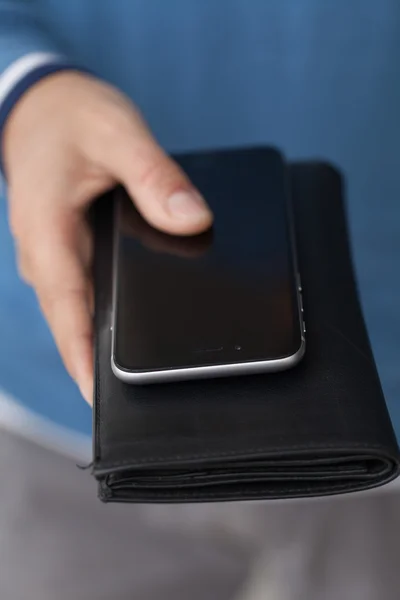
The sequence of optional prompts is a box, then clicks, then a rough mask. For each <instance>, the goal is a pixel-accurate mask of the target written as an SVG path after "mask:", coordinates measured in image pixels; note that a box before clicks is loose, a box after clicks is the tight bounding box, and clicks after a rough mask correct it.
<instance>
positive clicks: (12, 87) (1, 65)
mask: <svg viewBox="0 0 400 600" xmlns="http://www.w3.org/2000/svg"><path fill="white" fill-rule="evenodd" d="M79 68H80V67H79V66H78V65H76V64H74V63H73V62H72V61H71V60H70V59H69V57H68V56H67V55H66V53H65V52H64V50H63V48H62V47H61V45H60V44H59V43H58V41H57V40H55V39H53V37H52V35H51V32H49V31H47V30H46V28H45V27H44V26H43V24H42V23H40V20H39V19H38V15H37V6H36V2H35V0H0V149H1V147H2V144H1V138H2V134H3V131H4V126H5V124H6V121H7V118H8V116H9V115H10V113H11V111H12V109H13V107H14V106H15V104H16V103H17V102H18V100H19V99H20V98H21V96H22V95H23V94H24V93H25V92H26V91H27V90H28V89H29V88H30V87H31V86H32V85H34V84H35V83H36V82H37V81H39V80H40V79H42V78H43V77H46V76H48V75H50V74H52V73H55V72H57V71H60V70H65V69H79ZM0 170H2V171H3V173H4V169H3V163H2V156H1V151H0Z"/></svg>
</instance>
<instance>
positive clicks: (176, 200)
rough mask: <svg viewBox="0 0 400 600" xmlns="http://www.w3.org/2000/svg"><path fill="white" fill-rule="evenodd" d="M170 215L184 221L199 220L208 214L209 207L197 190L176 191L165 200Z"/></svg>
mask: <svg viewBox="0 0 400 600" xmlns="http://www.w3.org/2000/svg"><path fill="white" fill-rule="evenodd" d="M167 206H168V209H169V211H170V213H171V215H172V216H173V217H175V218H177V219H181V220H185V221H194V222H197V221H200V220H202V219H204V218H205V217H206V218H208V217H209V216H210V214H211V213H210V209H209V208H208V206H207V204H206V202H205V201H204V200H203V198H202V197H201V196H200V194H198V193H197V192H176V193H175V194H173V195H172V196H171V197H170V198H169V199H168V201H167Z"/></svg>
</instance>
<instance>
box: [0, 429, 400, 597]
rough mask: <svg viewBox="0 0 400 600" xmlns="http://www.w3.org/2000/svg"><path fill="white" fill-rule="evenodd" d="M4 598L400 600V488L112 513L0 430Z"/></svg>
mask: <svg viewBox="0 0 400 600" xmlns="http://www.w3.org/2000/svg"><path fill="white" fill-rule="evenodd" d="M0 473H1V475H2V485H1V492H0V598H1V600H28V599H29V600H70V599H71V598H73V599H74V600H128V599H129V600H132V599H133V600H136V599H137V600H158V599H162V600H170V599H171V600H214V599H215V600H225V599H227V600H228V599H229V600H270V599H271V600H303V599H304V600H322V599H323V600H337V599H338V598H340V600H392V599H393V600H397V598H398V597H399V595H400V585H399V584H400V573H399V570H398V568H397V562H398V556H399V550H400V502H399V500H400V499H399V493H400V492H399V490H398V489H397V488H393V491H391V492H380V493H374V494H370V495H364V496H361V495H358V496H353V497H352V498H339V499H332V500H317V501H306V502H305V501H300V502H291V503H287V504H280V503H270V504H264V503H256V504H252V503H250V504H225V505H218V504H214V505H185V506H132V505H131V506H116V505H115V506H114V505H102V504H101V503H100V502H99V501H98V500H97V499H96V489H95V484H94V482H93V481H92V479H91V477H90V475H89V473H88V472H87V471H86V472H85V471H79V470H78V469H76V467H75V465H74V464H73V462H72V461H71V460H70V459H66V458H64V457H61V456H59V455H57V454H55V453H53V452H50V451H48V450H44V449H42V448H40V447H38V446H36V445H34V444H32V443H30V442H28V441H25V440H22V439H20V438H18V437H14V436H12V435H11V434H9V433H4V432H0Z"/></svg>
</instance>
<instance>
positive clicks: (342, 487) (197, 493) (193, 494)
mask: <svg viewBox="0 0 400 600" xmlns="http://www.w3.org/2000/svg"><path fill="white" fill-rule="evenodd" d="M392 479H394V477H393V475H392V476H391V477H390V478H387V479H383V480H378V481H376V480H375V481H373V482H371V484H368V485H367V486H362V487H358V488H355V487H354V485H353V484H352V483H351V482H350V483H346V484H343V485H329V486H322V487H320V486H318V485H316V486H314V487H291V488H285V492H303V493H304V492H312V493H315V494H317V493H320V492H334V491H339V490H343V491H345V490H351V491H352V492H353V491H357V490H358V491H361V490H367V489H370V488H371V487H375V486H376V485H377V484H382V485H383V484H384V483H389V482H390V481H391V480H392ZM107 487H108V489H110V490H111V491H112V486H107ZM267 491H268V493H271V492H272V493H280V494H281V493H282V488H279V487H275V488H268V490H267ZM138 496H139V497H140V494H139V495H138ZM238 496H239V497H242V496H256V497H259V498H260V499H267V498H268V497H269V496H266V495H263V492H260V491H258V490H250V489H244V490H238V491H230V492H229V496H227V494H226V492H220V493H218V492H204V493H202V491H201V490H199V489H197V490H194V491H192V492H180V491H176V492H170V493H168V494H165V495H164V496H163V495H162V494H160V493H159V492H157V497H163V498H165V499H167V498H175V497H177V498H203V497H204V498H227V497H229V498H231V497H238ZM116 497H117V498H118V494H116ZM119 497H120V498H121V496H119ZM143 497H146V498H151V496H150V497H149V496H148V495H146V494H144V495H143Z"/></svg>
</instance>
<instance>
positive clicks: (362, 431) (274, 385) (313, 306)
mask: <svg viewBox="0 0 400 600" xmlns="http://www.w3.org/2000/svg"><path fill="white" fill-rule="evenodd" d="M290 168H291V180H292V191H293V204H294V212H295V229H296V237H297V247H298V256H299V266H300V273H301V277H302V286H303V302H304V311H305V322H306V327H307V333H306V337H307V349H306V356H305V358H304V359H303V361H302V362H301V363H300V364H299V365H298V366H297V367H295V368H293V369H291V370H289V371H285V372H281V373H276V374H268V375H257V376H250V377H239V378H229V379H220V380H208V381H204V380H203V381H192V382H184V383H174V384H171V383H170V384H165V385H156V386H129V385H126V384H124V383H122V382H121V381H119V380H118V379H116V378H115V377H114V375H113V374H112V371H111V364H110V353H111V351H110V343H111V332H110V317H111V287H112V286H111V281H112V264H111V247H112V227H111V225H112V202H113V194H112V193H110V194H108V195H106V196H104V197H103V198H102V199H100V200H99V201H98V203H97V205H96V206H95V209H94V227H95V264H94V281H95V298H96V310H95V336H96V342H95V398H94V411H93V412H94V459H93V475H94V476H95V477H96V479H97V480H98V482H99V497H100V499H101V500H103V501H105V502H110V501H112V502H198V501H224V500H251V499H268V498H271V499H272V498H288V497H306V496H318V495H329V494H340V493H345V492H350V491H356V490H363V489H367V488H372V487H375V486H379V485H382V484H384V483H387V482H389V481H390V480H392V479H393V478H394V477H396V476H397V474H398V472H399V449H398V446H397V442H396V439H395V436H394V432H393V429H392V425H391V422H390V418H389V415H388V411H387V408H386V404H385V400H384V397H383V394H382V389H381V385H380V381H379V378H378V374H377V371H376V367H375V363H374V358H373V355H372V352H371V348H370V343H369V339H368V335H367V332H366V328H365V324H364V319H363V315H362V311H361V307H360V303H359V299H358V294H357V287H356V282H355V278H354V273H353V267H352V260H351V253H350V247H349V239H348V232H347V223H346V214H345V206H344V200H343V185H342V180H341V176H340V174H339V173H338V172H337V171H336V170H335V169H334V168H332V167H331V166H329V165H325V164H321V163H304V164H296V165H292V166H291V167H290Z"/></svg>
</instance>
